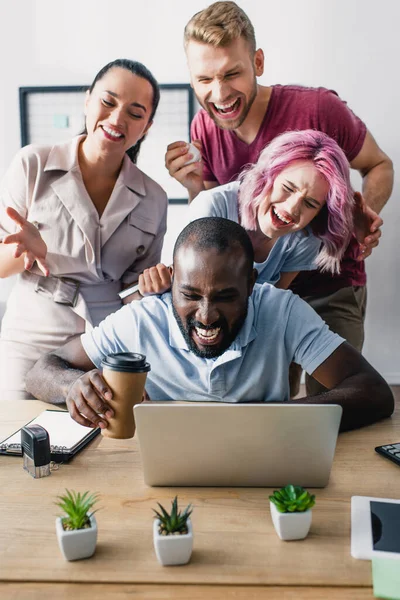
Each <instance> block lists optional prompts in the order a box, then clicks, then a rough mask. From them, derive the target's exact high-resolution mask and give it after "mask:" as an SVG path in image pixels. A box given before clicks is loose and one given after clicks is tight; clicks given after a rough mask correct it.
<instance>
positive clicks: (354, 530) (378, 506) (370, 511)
mask: <svg viewBox="0 0 400 600" xmlns="http://www.w3.org/2000/svg"><path fill="white" fill-rule="evenodd" d="M351 555H352V556H353V557H354V558H361V559H363V560H371V559H372V558H373V557H374V556H380V557H382V558H384V557H387V558H398V559H399V560H400V500H394V499H390V498H372V497H369V496H352V498H351Z"/></svg>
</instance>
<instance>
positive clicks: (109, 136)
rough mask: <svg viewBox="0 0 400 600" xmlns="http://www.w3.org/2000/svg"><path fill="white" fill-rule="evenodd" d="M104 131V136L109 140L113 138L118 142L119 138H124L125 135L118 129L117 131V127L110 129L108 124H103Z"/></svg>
mask: <svg viewBox="0 0 400 600" xmlns="http://www.w3.org/2000/svg"><path fill="white" fill-rule="evenodd" d="M100 127H101V128H102V130H103V132H104V136H105V137H106V138H107V139H108V140H112V141H113V142H118V141H119V140H122V139H123V137H124V135H123V134H122V133H120V132H118V131H115V129H110V128H109V127H107V126H106V125H101V126H100Z"/></svg>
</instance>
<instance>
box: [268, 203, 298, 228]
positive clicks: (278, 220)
mask: <svg viewBox="0 0 400 600" xmlns="http://www.w3.org/2000/svg"><path fill="white" fill-rule="evenodd" d="M271 221H272V224H273V225H274V226H275V227H290V226H291V225H296V221H295V220H294V219H292V217H291V216H290V215H288V214H287V213H286V212H281V211H279V210H278V209H277V208H276V207H275V206H272V207H271Z"/></svg>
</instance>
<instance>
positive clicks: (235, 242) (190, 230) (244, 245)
mask: <svg viewBox="0 0 400 600" xmlns="http://www.w3.org/2000/svg"><path fill="white" fill-rule="evenodd" d="M188 243H189V244H191V245H192V246H194V247H195V248H198V249H199V250H205V249H207V248H215V249H216V250H217V251H218V252H220V253H222V252H226V251H227V250H228V249H230V248H232V249H240V250H241V251H242V252H243V254H244V256H245V258H246V268H247V269H248V272H249V276H251V274H252V273H253V268H254V250H253V244H252V243H251V240H250V238H249V236H248V234H247V232H246V231H245V230H244V229H243V227H242V226H241V225H239V224H238V223H235V222H234V221H230V220H229V219H223V218H222V217H203V218H201V219H196V220H195V221H192V222H191V223H189V225H187V226H186V227H185V228H184V229H183V230H182V231H181V233H180V234H179V236H178V238H177V240H176V242H175V246H174V252H173V262H174V264H175V259H176V255H177V252H178V250H179V249H180V248H181V246H183V245H185V244H188Z"/></svg>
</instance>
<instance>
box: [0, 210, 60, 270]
mask: <svg viewBox="0 0 400 600" xmlns="http://www.w3.org/2000/svg"><path fill="white" fill-rule="evenodd" d="M6 212H7V215H8V216H9V217H10V219H12V220H13V221H14V222H15V223H16V224H17V225H18V226H19V231H18V232H17V233H12V234H10V235H7V236H6V237H5V238H4V239H3V244H16V248H15V252H14V258H19V257H20V256H22V254H25V256H24V267H25V269H26V270H27V271H29V269H31V268H32V267H33V264H34V262H35V261H36V262H37V264H38V267H39V268H40V270H41V271H42V273H43V275H45V276H46V277H47V276H48V275H49V273H50V271H49V268H48V266H47V263H46V254H47V246H46V243H45V242H44V240H43V238H42V236H41V235H40V232H39V230H38V228H37V227H35V225H34V224H33V223H30V222H29V221H27V219H25V218H24V217H23V216H22V215H20V214H19V212H17V211H16V210H15V209H14V208H11V206H9V207H7V209H6Z"/></svg>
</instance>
